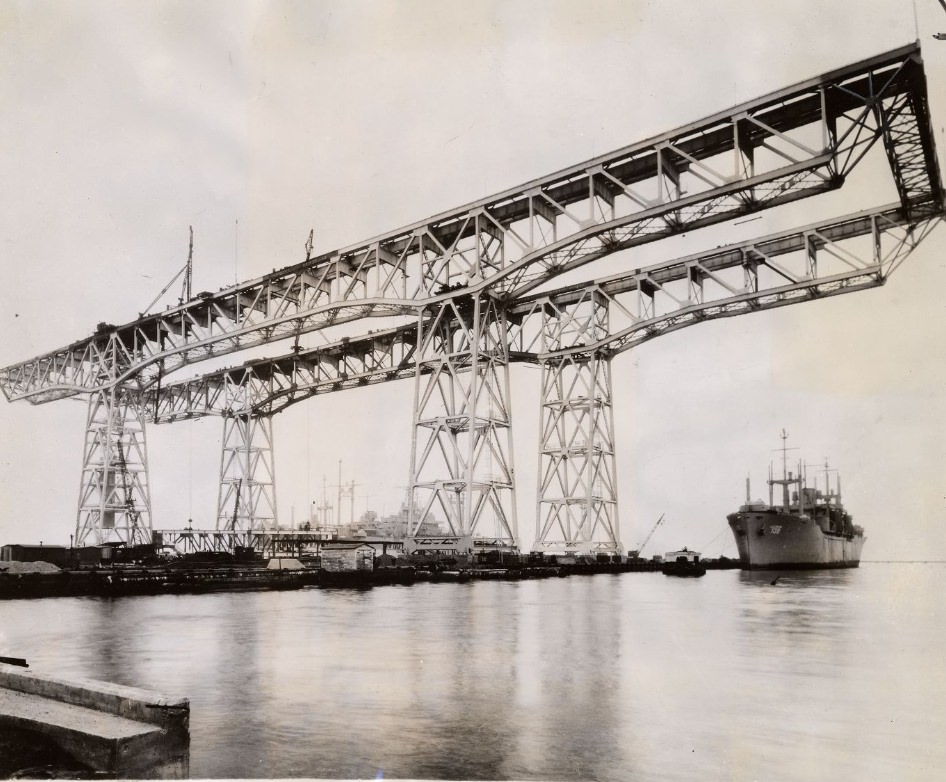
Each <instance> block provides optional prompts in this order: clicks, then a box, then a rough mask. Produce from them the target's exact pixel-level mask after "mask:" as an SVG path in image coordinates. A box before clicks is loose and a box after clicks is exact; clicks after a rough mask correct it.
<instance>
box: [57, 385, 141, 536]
mask: <svg viewBox="0 0 946 782" xmlns="http://www.w3.org/2000/svg"><path fill="white" fill-rule="evenodd" d="M151 532H152V529H151V491H150V487H149V482H148V448H147V442H146V440H145V422H144V418H143V416H142V414H141V409H140V406H139V404H138V400H137V399H136V398H135V395H134V394H133V393H130V392H126V391H124V390H123V389H120V388H111V389H108V390H105V391H98V392H96V393H94V394H90V395H89V410H88V417H87V419H86V434H85V448H84V449H83V453H82V473H81V480H80V487H79V505H78V513H77V516H76V532H75V545H76V546H84V545H99V544H102V543H113V542H124V543H127V544H128V545H129V546H135V545H141V544H145V543H150V542H151Z"/></svg>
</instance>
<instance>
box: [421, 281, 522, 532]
mask: <svg viewBox="0 0 946 782" xmlns="http://www.w3.org/2000/svg"><path fill="white" fill-rule="evenodd" d="M417 345H418V347H417V353H416V370H415V372H416V379H415V384H416V385H415V398H414V414H413V427H412V432H411V472H410V501H409V504H408V507H409V512H408V519H409V525H410V537H416V536H418V535H420V534H421V530H422V527H423V526H424V525H425V523H427V522H431V521H434V520H435V518H436V515H437V514H442V515H443V517H444V520H445V523H446V526H447V530H448V534H449V535H452V536H458V537H460V538H461V539H463V540H465V541H466V543H461V546H462V545H465V546H472V545H475V543H476V541H477V540H484V539H488V540H491V541H495V542H498V543H500V544H502V545H508V546H517V545H518V534H517V529H516V503H515V483H514V477H513V460H512V418H511V414H510V408H509V398H510V397H509V352H508V351H509V349H508V340H507V337H506V320H505V317H504V316H503V313H502V311H501V310H500V309H499V307H498V306H497V302H496V300H495V299H493V298H492V297H490V296H471V297H467V298H465V299H462V300H461V299H452V300H448V301H444V302H441V303H440V304H438V305H436V306H434V307H432V308H431V309H430V311H429V312H428V313H427V314H426V317H424V316H422V317H421V318H419V320H418V340H417Z"/></svg>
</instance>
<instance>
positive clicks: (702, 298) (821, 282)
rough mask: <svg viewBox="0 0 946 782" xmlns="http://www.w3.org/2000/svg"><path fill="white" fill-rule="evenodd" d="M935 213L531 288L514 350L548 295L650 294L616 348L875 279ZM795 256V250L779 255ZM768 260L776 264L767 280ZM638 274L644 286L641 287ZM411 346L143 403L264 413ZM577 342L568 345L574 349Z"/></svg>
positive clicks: (167, 414)
mask: <svg viewBox="0 0 946 782" xmlns="http://www.w3.org/2000/svg"><path fill="white" fill-rule="evenodd" d="M937 223H938V218H934V219H930V220H925V221H920V222H918V223H916V224H911V223H908V222H907V221H906V218H905V217H904V215H903V214H902V210H901V209H900V208H899V207H897V206H885V207H881V208H877V209H871V210H865V211H863V212H858V213H855V214H852V215H847V216H845V217H841V218H837V219H833V220H825V221H821V222H818V223H812V224H811V225H807V226H803V227H801V228H798V229H794V230H791V231H783V232H779V233H775V234H770V235H767V236H762V237H759V238H756V239H753V240H751V241H747V242H741V243H738V244H732V245H727V246H725V247H720V248H716V249H713V250H710V251H706V252H702V253H697V254H694V255H690V256H686V257H684V258H679V259H675V260H672V261H668V262H665V263H661V264H655V265H653V266H649V267H645V268H642V269H635V270H633V271H631V272H627V273H624V274H618V275H613V276H611V277H606V278H601V279H598V280H595V281H593V282H590V283H583V284H578V285H571V286H567V287H563V288H560V289H558V290H555V291H551V292H548V293H544V294H541V295H534V296H530V297H526V298H523V299H521V300H519V301H518V302H516V303H513V304H511V305H507V306H506V316H507V326H506V328H507V335H508V339H509V344H510V353H509V360H510V361H512V362H538V361H539V357H540V355H543V354H544V353H545V348H544V347H543V344H544V343H543V341H542V340H543V328H542V324H543V311H544V308H545V307H546V306H548V305H549V304H551V305H552V306H554V307H556V308H562V309H564V308H567V307H569V306H572V305H574V304H575V303H577V302H579V301H581V300H582V299H583V298H584V297H587V296H588V295H589V294H590V293H593V292H595V291H600V293H601V294H602V295H604V296H605V297H606V298H608V299H609V300H611V299H614V300H615V304H614V305H613V306H612V309H613V315H614V319H615V320H616V321H619V322H620V321H621V319H622V318H624V322H625V324H627V316H626V315H625V314H624V312H623V311H622V308H623V309H628V305H627V302H626V299H628V298H630V299H632V300H633V299H634V297H635V296H638V297H640V296H643V297H644V299H645V301H644V302H643V303H644V306H645V309H649V310H650V311H651V312H652V311H653V310H654V308H655V307H657V310H658V312H657V314H656V315H655V316H654V317H652V318H650V319H643V320H641V319H639V318H636V319H635V322H634V323H631V324H629V325H631V326H632V327H633V328H632V330H631V331H630V332H628V333H618V332H615V333H614V334H612V335H611V336H610V337H609V339H608V341H607V343H605V344H600V343H595V344H594V346H593V347H595V348H597V349H602V350H606V351H612V350H618V349H627V348H628V347H631V346H633V344H640V342H643V341H645V340H646V339H651V338H653V337H654V336H658V335H659V334H661V333H664V331H665V329H666V328H670V327H674V328H680V327H681V326H682V325H690V324H693V323H699V322H703V321H706V320H712V319H713V318H716V317H723V316H726V315H732V314H739V313H741V312H752V311H756V310H761V309H767V308H769V307H770V306H773V305H774V303H775V302H783V303H796V302H799V301H806V300H813V299H817V298H820V297H823V296H825V295H834V294H837V293H846V292H852V291H854V290H860V289H862V288H863V287H874V286H876V285H880V284H882V283H883V281H884V280H886V279H887V278H888V277H889V276H890V274H892V273H893V272H894V271H895V269H896V268H897V267H898V266H899V264H900V263H902V262H903V260H904V259H905V258H906V257H907V256H908V255H909V253H910V252H912V250H913V249H915V248H916V246H917V245H918V244H919V243H920V242H921V241H922V240H923V238H924V237H925V236H926V235H927V234H928V233H929V232H930V230H932V228H933V227H934V226H935V225H936V224H937ZM863 237H869V241H870V246H869V247H866V248H865V247H859V248H857V250H858V252H857V253H855V256H856V258H858V259H859V260H857V263H855V264H854V265H853V266H851V265H850V264H849V263H847V264H846V263H845V262H844V261H841V260H838V259H837V258H836V257H835V256H841V257H842V258H843V257H847V256H846V254H848V253H851V250H850V249H849V246H853V243H854V242H856V241H857V240H858V239H859V238H863ZM789 255H796V256H797V258H796V259H795V260H786V261H784V262H782V260H781V259H782V258H783V257H784V256H789ZM819 257H820V258H821V259H822V261H823V262H822V263H821V265H820V266H819V264H818V260H819ZM825 259H828V260H831V261H832V265H831V266H829V265H828V264H827V261H826V260H825ZM848 260H850V259H848ZM838 264H841V265H843V266H847V267H848V268H847V269H846V270H845V271H843V272H841V276H840V277H835V278H834V279H828V278H829V276H831V277H834V275H829V274H828V271H829V270H831V271H834V270H836V268H837V265H838ZM790 267H793V268H797V269H798V272H797V274H798V277H797V282H795V283H789V281H788V280H786V279H785V278H784V276H782V273H783V272H789V271H790ZM760 270H761V272H762V279H761V282H760V280H759V277H760ZM766 270H769V271H770V272H771V274H770V275H769V277H768V279H767V278H766V275H765V273H764V272H765V271H766ZM779 270H780V271H779ZM713 276H715V277H716V278H717V279H718V280H720V281H721V282H727V280H729V281H730V282H732V281H734V282H735V285H733V284H730V283H727V284H729V288H726V287H725V286H724V285H722V284H721V283H720V282H716V280H714V279H713ZM793 279H794V278H793ZM641 283H643V286H644V289H645V290H646V291H647V293H646V294H642V293H640V292H639V291H638V286H639V285H641ZM786 284H787V287H786ZM658 286H659V287H658ZM671 296H675V297H676V298H671ZM646 299H651V300H652V301H646ZM634 304H635V306H637V302H634ZM674 308H675V309H674ZM632 315H633V312H632ZM618 331H620V330H618ZM416 347H417V327H416V325H411V326H404V327H400V328H396V329H389V330H386V331H380V332H376V333H374V334H369V335H368V336H367V337H363V338H361V339H354V338H353V339H345V340H341V341H339V342H336V343H333V344H331V345H326V346H323V347H321V348H319V349H317V350H313V351H306V352H302V353H295V352H293V353H289V354H286V355H283V356H279V357H277V358H274V359H260V360H256V361H250V362H247V363H246V364H244V365H242V366H240V367H235V368H232V369H225V370H220V371H217V372H213V373H209V374H207V375H205V376H203V377H200V378H196V379H193V380H188V381H182V382H179V383H174V384H169V385H167V386H164V387H162V388H161V389H160V390H159V391H158V392H157V393H156V394H154V393H149V394H147V395H146V396H145V400H146V402H147V405H146V411H147V415H148V418H149V420H155V421H157V422H158V423H166V422H170V421H175V420H179V419H181V418H194V417H200V416H205V415H268V414H271V413H274V412H277V411H280V410H283V409H285V408H286V407H287V406H288V405H290V404H294V403H296V402H299V401H301V400H303V399H307V398H309V397H310V396H314V395H316V394H323V393H329V392H333V391H342V390H344V389H346V388H354V387H360V386H363V385H369V384H374V383H381V382H387V381H389V380H398V379H402V378H407V377H413V376H414V375H415V372H416V370H417V364H416V362H415V360H414V356H415V352H416ZM581 349H582V346H572V347H571V348H570V350H571V351H573V352H580V351H581ZM420 369H421V371H422V372H431V371H432V365H431V364H430V363H427V364H423V365H421V367H420ZM155 396H157V412H155Z"/></svg>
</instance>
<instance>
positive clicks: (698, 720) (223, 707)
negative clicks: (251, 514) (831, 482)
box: [0, 566, 946, 782]
mask: <svg viewBox="0 0 946 782" xmlns="http://www.w3.org/2000/svg"><path fill="white" fill-rule="evenodd" d="M776 576H778V579H777V580H776V583H775V584H772V583H771V582H772V581H773V580H775V579H776ZM944 587H946V568H939V569H933V568H926V569H918V568H916V567H911V566H900V567H899V569H898V568H895V567H894V566H889V567H888V568H887V569H886V570H883V569H879V568H877V567H874V568H866V567H864V566H862V567H861V568H860V569H857V570H837V571H818V572H781V573H776V572H763V571H753V572H742V573H741V572H735V571H722V572H711V573H708V574H707V575H706V576H705V577H704V578H702V579H669V578H666V577H664V576H662V575H661V574H659V573H640V574H628V575H625V576H595V577H572V578H568V579H553V580H547V581H531V582H521V583H517V582H479V583H470V584H418V585H415V586H414V587H390V588H383V589H374V590H370V591H363V592H355V591H348V590H317V589H306V590H300V591H296V592H260V593H247V594H231V595H227V594H217V595H180V596H162V597H154V598H120V599H114V600H99V599H94V600H93V599H61V600H38V601H7V602H5V603H0V640H2V642H3V644H4V648H6V649H7V650H13V651H15V652H16V655H15V656H24V657H27V658H28V659H30V662H31V664H32V665H33V667H34V669H36V670H53V671H55V672H56V673H58V674H61V675H66V676H88V677H95V678H102V679H106V680H109V681H115V682H119V683H123V684H129V685H134V686H143V687H149V688H152V689H157V690H164V691H166V692H168V693H169V694H172V695H184V696H187V697H189V698H190V699H191V703H192V714H191V729H192V742H191V773H192V774H193V775H194V776H195V777H322V778H375V777H377V776H378V775H379V774H383V775H384V776H385V777H387V778H448V779H450V778H452V779H456V778H460V779H563V780H579V779H580V780H585V779H596V780H615V781H617V780H626V779H648V780H696V779H763V778H765V779H768V778H773V773H774V772H773V769H775V770H776V771H777V774H775V776H777V777H778V778H779V779H783V780H805V781H806V782H807V781H808V780H821V779H824V780H827V779H831V778H836V779H861V778H864V779H867V778H870V779H902V778H910V779H924V778H935V776H933V777H930V775H929V774H926V775H924V774H925V771H924V770H929V769H934V768H942V767H944V766H946V749H944V748H943V747H942V746H941V742H940V741H939V736H940V734H941V732H942V731H941V728H944V727H946V725H943V724H939V725H937V723H936V718H937V715H941V714H943V711H942V707H941V704H942V703H943V702H946V677H942V676H939V675H938V674H937V672H938V671H939V672H941V670H942V667H941V666H942V659H943V658H944V656H946V631H944V630H943V629H942V628H946V608H944V605H943V601H941V600H940V599H939V595H940V594H941V593H942V591H943V588H944ZM11 654H12V651H11Z"/></svg>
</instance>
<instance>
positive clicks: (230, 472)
mask: <svg viewBox="0 0 946 782" xmlns="http://www.w3.org/2000/svg"><path fill="white" fill-rule="evenodd" d="M275 528H276V470H275V464H274V462H273V421H272V418H271V417H270V416H252V415H229V416H224V419H223V441H222V451H221V456H220V490H219V493H218V500H217V530H218V531H222V532H227V533H230V536H229V538H228V540H229V541H230V543H231V545H246V546H249V545H252V537H253V536H252V535H251V534H250V533H254V532H260V531H262V530H269V529H275Z"/></svg>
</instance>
